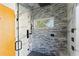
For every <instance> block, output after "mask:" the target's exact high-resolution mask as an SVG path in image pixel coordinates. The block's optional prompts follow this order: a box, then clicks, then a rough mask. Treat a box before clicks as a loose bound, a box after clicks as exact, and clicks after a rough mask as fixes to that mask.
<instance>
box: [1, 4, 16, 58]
mask: <svg viewBox="0 0 79 59" xmlns="http://www.w3.org/2000/svg"><path fill="white" fill-rule="evenodd" d="M14 55H15V13H14V11H13V10H12V9H10V8H8V7H6V6H3V5H2V4H0V56H14Z"/></svg>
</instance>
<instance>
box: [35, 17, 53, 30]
mask: <svg viewBox="0 0 79 59" xmlns="http://www.w3.org/2000/svg"><path fill="white" fill-rule="evenodd" d="M53 27H54V17H50V18H41V19H35V20H34V28H35V29H52V28H53Z"/></svg>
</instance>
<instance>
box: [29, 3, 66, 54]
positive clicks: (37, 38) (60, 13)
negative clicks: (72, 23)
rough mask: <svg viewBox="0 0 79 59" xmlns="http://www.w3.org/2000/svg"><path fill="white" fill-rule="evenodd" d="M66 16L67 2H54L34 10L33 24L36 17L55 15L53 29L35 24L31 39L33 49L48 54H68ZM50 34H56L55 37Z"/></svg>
mask: <svg viewBox="0 0 79 59" xmlns="http://www.w3.org/2000/svg"><path fill="white" fill-rule="evenodd" d="M66 16H67V4H59V3H58V4H52V5H51V6H46V7H40V8H36V9H33V10H32V24H33V25H34V20H36V19H42V18H50V17H54V27H53V28H52V29H47V30H46V29H44V30H43V29H40V30H39V29H38V28H34V26H33V30H32V36H31V40H30V42H31V43H32V46H31V47H30V48H31V49H32V51H38V52H41V53H46V54H48V55H53V54H55V55H58V54H60V55H66V53H67V51H66V43H67V42H66V38H67V33H66V29H67V28H66V27H67V18H66ZM50 34H54V37H52V36H51V35H50ZM63 51H64V52H63ZM60 52H61V53H60Z"/></svg>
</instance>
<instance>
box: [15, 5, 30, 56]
mask: <svg viewBox="0 0 79 59" xmlns="http://www.w3.org/2000/svg"><path fill="white" fill-rule="evenodd" d="M30 20H31V10H30V8H26V7H25V6H23V5H21V4H19V41H20V42H19V48H21V42H22V49H21V50H19V54H18V51H16V55H20V56H27V55H28V54H29V53H30V50H28V49H29V45H30V44H29V38H27V30H29V33H30ZM16 22H17V25H18V21H16ZM16 28H17V33H16V34H17V36H16V39H17V40H18V26H17V27H16ZM17 49H18V47H17Z"/></svg>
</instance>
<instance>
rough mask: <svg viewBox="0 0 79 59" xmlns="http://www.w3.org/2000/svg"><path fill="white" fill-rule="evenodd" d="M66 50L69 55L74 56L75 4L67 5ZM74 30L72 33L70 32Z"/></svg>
mask: <svg viewBox="0 0 79 59" xmlns="http://www.w3.org/2000/svg"><path fill="white" fill-rule="evenodd" d="M67 9H68V12H67V20H68V27H67V43H68V44H67V46H68V47H67V48H68V52H69V55H76V34H77V33H76V18H75V17H76V4H68V8H67ZM73 29H74V32H72V30H73Z"/></svg>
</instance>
